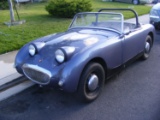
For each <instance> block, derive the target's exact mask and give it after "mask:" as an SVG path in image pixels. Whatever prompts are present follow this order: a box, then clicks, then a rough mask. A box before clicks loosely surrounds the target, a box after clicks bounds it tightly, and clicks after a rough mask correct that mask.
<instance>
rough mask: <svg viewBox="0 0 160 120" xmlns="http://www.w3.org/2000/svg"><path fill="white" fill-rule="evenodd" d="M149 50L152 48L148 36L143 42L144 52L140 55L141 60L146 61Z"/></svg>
mask: <svg viewBox="0 0 160 120" xmlns="http://www.w3.org/2000/svg"><path fill="white" fill-rule="evenodd" d="M151 48H152V38H151V36H149V35H148V36H147V37H146V40H145V46H144V52H143V55H142V59H143V60H146V59H148V57H149V53H150V51H151Z"/></svg>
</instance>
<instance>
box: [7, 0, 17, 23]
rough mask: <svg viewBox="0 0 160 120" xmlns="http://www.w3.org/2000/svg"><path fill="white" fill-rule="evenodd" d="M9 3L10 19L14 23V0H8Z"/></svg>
mask: <svg viewBox="0 0 160 120" xmlns="http://www.w3.org/2000/svg"><path fill="white" fill-rule="evenodd" d="M8 3H9V9H10V18H11V23H12V22H14V21H15V18H14V11H13V4H12V0H8Z"/></svg>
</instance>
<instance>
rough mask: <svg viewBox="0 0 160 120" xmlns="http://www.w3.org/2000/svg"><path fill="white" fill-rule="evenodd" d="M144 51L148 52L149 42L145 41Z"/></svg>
mask: <svg viewBox="0 0 160 120" xmlns="http://www.w3.org/2000/svg"><path fill="white" fill-rule="evenodd" d="M145 51H146V53H149V51H150V44H149V42H146V46H145Z"/></svg>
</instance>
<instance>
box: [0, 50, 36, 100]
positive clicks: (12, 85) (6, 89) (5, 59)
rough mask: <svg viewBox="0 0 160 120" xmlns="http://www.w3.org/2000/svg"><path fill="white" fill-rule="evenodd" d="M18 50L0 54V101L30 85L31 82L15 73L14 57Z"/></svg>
mask: <svg viewBox="0 0 160 120" xmlns="http://www.w3.org/2000/svg"><path fill="white" fill-rule="evenodd" d="M17 52H18V51H13V52H9V53H6V54H2V55H0V66H1V68H0V101H2V100H4V99H7V98H8V97H10V96H12V95H15V94H17V93H19V92H21V91H22V90H24V89H26V88H28V87H30V86H32V85H33V83H32V82H31V81H29V80H27V79H26V78H25V77H24V76H22V75H20V74H19V73H17V71H16V70H15V68H14V59H15V56H16V54H17Z"/></svg>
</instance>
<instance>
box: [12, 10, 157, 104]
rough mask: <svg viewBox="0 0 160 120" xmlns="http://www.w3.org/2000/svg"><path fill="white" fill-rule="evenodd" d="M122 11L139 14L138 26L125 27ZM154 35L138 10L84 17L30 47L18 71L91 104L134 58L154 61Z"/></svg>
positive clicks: (21, 52)
mask: <svg viewBox="0 0 160 120" xmlns="http://www.w3.org/2000/svg"><path fill="white" fill-rule="evenodd" d="M120 10H121V11H129V12H133V13H134V15H135V23H128V22H125V21H124V16H123V14H121V13H118V12H117V11H120ZM111 11H115V12H111ZM154 31H155V30H154V27H153V26H152V25H150V24H145V25H142V24H140V23H139V21H138V16H137V13H136V12H135V11H134V10H132V9H101V10H99V11H98V12H83V13H78V14H76V15H75V17H74V19H73V21H72V23H71V25H70V27H69V29H68V30H67V31H65V32H63V33H58V34H51V35H48V36H45V37H42V38H39V39H36V40H34V41H32V42H30V43H28V44H26V45H24V46H23V47H22V48H21V49H20V50H19V52H18V54H17V56H16V59H15V68H16V70H17V71H18V72H19V73H20V74H23V75H24V76H26V77H27V78H28V79H30V80H32V81H33V82H35V83H37V84H40V85H42V86H43V85H44V86H45V85H49V86H52V87H55V88H59V89H61V90H64V91H67V92H76V95H77V96H78V97H79V98H80V99H81V100H83V101H87V102H91V101H93V100H95V99H96V98H97V97H98V96H99V94H100V93H101V91H102V88H103V86H104V83H105V79H107V78H109V77H111V76H112V75H113V74H114V73H116V71H117V70H119V69H121V68H123V67H125V66H126V64H127V63H129V62H130V61H132V60H133V58H137V57H140V58H142V59H144V60H145V59H147V58H148V57H149V53H150V50H151V48H152V45H153V42H154Z"/></svg>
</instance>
